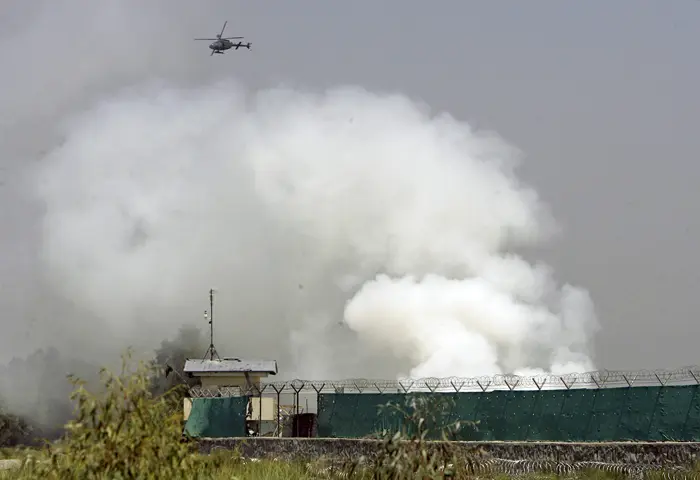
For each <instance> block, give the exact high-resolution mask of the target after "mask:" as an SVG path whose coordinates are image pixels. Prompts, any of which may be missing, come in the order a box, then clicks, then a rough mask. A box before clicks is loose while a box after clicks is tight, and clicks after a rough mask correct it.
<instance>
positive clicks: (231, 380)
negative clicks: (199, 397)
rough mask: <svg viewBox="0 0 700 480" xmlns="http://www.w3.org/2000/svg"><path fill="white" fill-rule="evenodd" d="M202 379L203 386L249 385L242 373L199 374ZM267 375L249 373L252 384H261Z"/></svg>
mask: <svg viewBox="0 0 700 480" xmlns="http://www.w3.org/2000/svg"><path fill="white" fill-rule="evenodd" d="M198 377H199V378H200V379H201V380H202V388H216V387H243V388H245V387H246V385H247V383H246V382H247V381H246V377H245V375H243V374H242V373H230V374H229V373H227V374H217V375H214V374H211V375H198ZM265 377H267V375H266V374H254V373H251V374H250V375H248V380H249V381H250V383H251V384H252V385H260V382H261V381H262V379H263V378H265Z"/></svg>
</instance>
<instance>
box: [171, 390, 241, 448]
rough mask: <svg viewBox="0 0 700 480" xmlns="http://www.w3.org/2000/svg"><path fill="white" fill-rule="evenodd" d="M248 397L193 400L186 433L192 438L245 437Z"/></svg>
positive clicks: (186, 424)
mask: <svg viewBox="0 0 700 480" xmlns="http://www.w3.org/2000/svg"><path fill="white" fill-rule="evenodd" d="M247 407H248V397H218V398H193V399H192V410H191V411H190V415H189V417H187V422H186V423H185V433H186V434H188V435H190V436H192V437H208V438H220V437H245V436H246V425H245V417H246V409H247Z"/></svg>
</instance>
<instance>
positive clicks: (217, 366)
mask: <svg viewBox="0 0 700 480" xmlns="http://www.w3.org/2000/svg"><path fill="white" fill-rule="evenodd" d="M184 371H185V374H186V375H187V376H189V377H198V378H199V379H200V380H201V382H202V388H216V387H241V389H242V390H243V391H246V390H249V389H251V388H252V387H258V388H259V387H260V381H261V380H262V379H263V378H266V377H267V376H268V375H277V361H276V360H241V359H240V358H224V359H223V360H218V359H217V360H207V359H204V360H200V359H197V360H187V361H186V362H185V370H184Z"/></svg>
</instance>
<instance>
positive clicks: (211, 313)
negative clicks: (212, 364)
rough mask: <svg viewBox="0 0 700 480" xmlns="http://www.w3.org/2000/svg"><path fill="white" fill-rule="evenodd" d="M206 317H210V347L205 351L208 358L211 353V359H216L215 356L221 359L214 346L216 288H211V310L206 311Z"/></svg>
mask: <svg viewBox="0 0 700 480" xmlns="http://www.w3.org/2000/svg"><path fill="white" fill-rule="evenodd" d="M204 318H208V319H209V348H208V349H207V351H206V352H205V353H204V357H205V358H206V356H207V355H209V360H214V357H216V358H217V359H219V360H221V358H220V357H219V354H218V352H217V351H216V348H215V347H214V289H213V288H212V289H210V290H209V312H207V311H206V310H205V311H204Z"/></svg>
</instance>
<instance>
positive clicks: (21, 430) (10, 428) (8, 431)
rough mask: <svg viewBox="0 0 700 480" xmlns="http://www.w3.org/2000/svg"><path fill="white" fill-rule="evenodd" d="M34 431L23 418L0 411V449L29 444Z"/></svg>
mask: <svg viewBox="0 0 700 480" xmlns="http://www.w3.org/2000/svg"><path fill="white" fill-rule="evenodd" d="M33 432H34V429H33V428H32V426H31V425H29V423H28V422H27V421H26V420H25V419H24V418H22V417H18V416H17V415H12V414H10V413H6V412H4V411H3V410H2V409H0V447H16V446H18V445H21V444H23V443H28V442H29V441H30V440H31V436H32V434H33Z"/></svg>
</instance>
